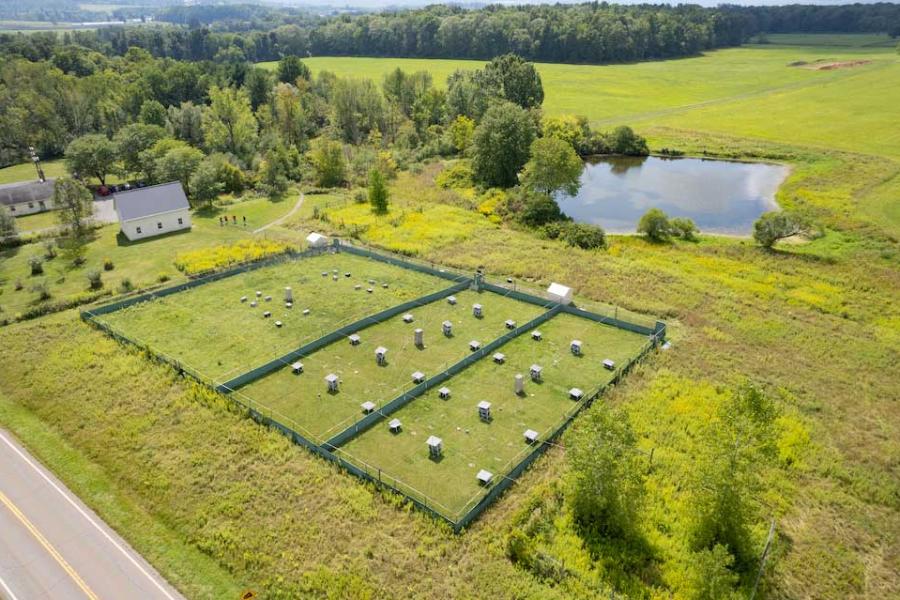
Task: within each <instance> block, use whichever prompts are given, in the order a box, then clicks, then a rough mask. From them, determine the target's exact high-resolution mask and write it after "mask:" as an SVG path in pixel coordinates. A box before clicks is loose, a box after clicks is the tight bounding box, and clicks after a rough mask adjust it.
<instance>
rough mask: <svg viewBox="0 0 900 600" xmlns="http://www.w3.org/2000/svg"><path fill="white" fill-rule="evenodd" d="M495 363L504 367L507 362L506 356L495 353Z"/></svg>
mask: <svg viewBox="0 0 900 600" xmlns="http://www.w3.org/2000/svg"><path fill="white" fill-rule="evenodd" d="M494 362H495V363H497V364H498V365H502V364H503V363H504V362H506V355H505V354H503V353H502V352H496V353H494Z"/></svg>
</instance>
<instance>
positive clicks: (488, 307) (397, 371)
mask: <svg viewBox="0 0 900 600" xmlns="http://www.w3.org/2000/svg"><path fill="white" fill-rule="evenodd" d="M456 298H457V300H458V303H457V304H456V305H455V306H452V305H450V304H448V303H447V301H446V300H438V301H435V302H432V303H430V304H427V305H425V306H422V307H421V308H418V309H416V310H412V311H410V314H412V315H413V317H414V319H415V320H414V321H413V322H412V323H405V322H404V321H403V319H402V318H401V317H402V315H401V316H397V317H394V318H393V319H391V320H390V321H387V322H384V323H380V324H378V325H373V326H371V327H369V328H366V329H364V330H362V331H361V332H359V336H360V338H361V341H360V343H359V344H358V345H355V346H353V345H350V343H349V342H348V341H346V340H342V341H340V342H335V343H334V344H332V345H330V346H328V347H326V348H324V349H322V350H319V351H318V352H315V353H313V354H312V355H310V356H308V357H306V358H304V359H303V365H304V371H305V372H304V373H303V375H300V376H297V375H294V374H293V373H292V372H291V370H290V369H289V368H285V369H282V370H280V371H277V372H275V373H273V374H271V375H268V376H266V377H264V378H262V379H260V380H258V381H255V382H253V383H252V384H250V385H248V386H246V387H245V388H242V389H241V394H243V395H245V396H246V397H248V398H250V399H252V400H253V401H254V403H258V404H260V405H262V406H265V407H267V408H269V409H271V410H273V411H275V412H276V413H277V414H281V415H284V416H285V417H287V418H288V419H290V420H291V421H293V422H294V423H295V424H297V425H298V426H299V427H300V429H299V431H300V432H301V433H305V434H308V435H309V436H310V437H311V439H312V440H318V441H324V440H326V439H328V438H329V437H331V436H333V435H335V434H337V433H338V432H340V431H341V430H343V429H345V428H347V427H349V426H351V425H352V424H353V423H354V422H356V421H358V420H359V419H360V418H361V417H362V412H361V410H360V404H362V403H363V402H366V401H371V402H374V403H375V404H376V405H377V406H383V405H384V404H386V403H387V402H389V401H390V400H393V399H394V398H396V397H397V396H399V395H400V394H402V393H403V392H404V391H406V390H408V389H410V388H412V387H413V382H412V378H411V376H412V373H414V372H416V371H420V372H422V373H424V374H425V376H426V377H431V376H434V375H436V374H438V373H440V372H441V371H443V370H444V369H446V368H447V367H449V366H450V365H452V364H454V363H457V362H459V361H460V360H462V359H463V358H465V357H466V355H467V354H469V342H470V341H471V340H478V341H480V342H481V344H482V345H486V344H487V343H488V342H491V341H493V340H495V339H497V338H498V337H500V336H501V335H503V334H504V333H505V332H506V328H505V326H504V321H505V320H506V319H513V320H515V321H517V322H518V323H520V324H522V323H526V322H528V321H530V320H531V319H533V318H535V317H537V316H538V315H539V314H540V313H541V312H543V310H542V309H541V308H540V307H538V306H534V305H531V304H525V303H523V302H519V301H516V300H511V299H508V298H504V297H503V296H500V295H498V294H493V293H490V292H486V293H481V294H478V293H476V292H473V291H466V292H461V293H459V294H456ZM475 302H478V303H481V304H482V305H483V308H484V314H485V317H484V318H482V319H476V318H475V317H473V316H472V309H471V306H472V304H473V303H475ZM370 312H375V311H374V310H372V311H370ZM446 320H449V321H451V322H452V323H453V336H452V337H446V336H444V335H443V333H442V330H441V323H443V322H444V321H446ZM417 328H421V329H423V330H424V335H425V346H424V347H423V348H418V347H416V345H415V343H414V342H415V340H414V331H415V329H417ZM379 346H383V347H385V348H387V349H388V355H387V357H388V361H387V364H386V365H385V366H383V367H382V366H378V365H377V364H376V362H375V348H377V347H379ZM330 373H334V374H336V375H338V377H340V391H339V392H338V393H336V394H329V393H327V388H326V385H325V381H324V377H325V376H326V375H328V374H330ZM276 418H277V417H276Z"/></svg>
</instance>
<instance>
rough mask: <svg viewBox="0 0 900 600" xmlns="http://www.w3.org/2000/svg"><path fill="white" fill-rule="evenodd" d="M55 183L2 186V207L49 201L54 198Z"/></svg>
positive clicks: (20, 182)
mask: <svg viewBox="0 0 900 600" xmlns="http://www.w3.org/2000/svg"><path fill="white" fill-rule="evenodd" d="M54 181H55V180H53V179H48V180H47V181H17V182H16V183H6V184H3V185H0V205H3V206H12V205H13V204H22V203H25V202H40V201H42V200H49V199H50V198H51V197H52V196H53V188H54V187H55V186H54Z"/></svg>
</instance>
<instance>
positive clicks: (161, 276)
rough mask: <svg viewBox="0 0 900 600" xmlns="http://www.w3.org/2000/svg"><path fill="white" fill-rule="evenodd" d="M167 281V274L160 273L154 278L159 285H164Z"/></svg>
mask: <svg viewBox="0 0 900 600" xmlns="http://www.w3.org/2000/svg"><path fill="white" fill-rule="evenodd" d="M169 279H171V277H169V274H168V273H160V274H159V275H157V276H156V280H157V281H158V282H160V283H165V282H167V281H168V280H169Z"/></svg>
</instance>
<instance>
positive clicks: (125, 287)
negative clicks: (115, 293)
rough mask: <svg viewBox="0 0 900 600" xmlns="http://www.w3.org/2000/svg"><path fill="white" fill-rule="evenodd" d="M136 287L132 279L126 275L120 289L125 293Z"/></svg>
mask: <svg viewBox="0 0 900 600" xmlns="http://www.w3.org/2000/svg"><path fill="white" fill-rule="evenodd" d="M133 289H134V284H133V283H132V282H131V279H129V278H128V277H126V278H125V279H123V280H122V283H120V284H119V291H120V292H122V293H123V294H124V293H127V292H130V291H131V290H133Z"/></svg>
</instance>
